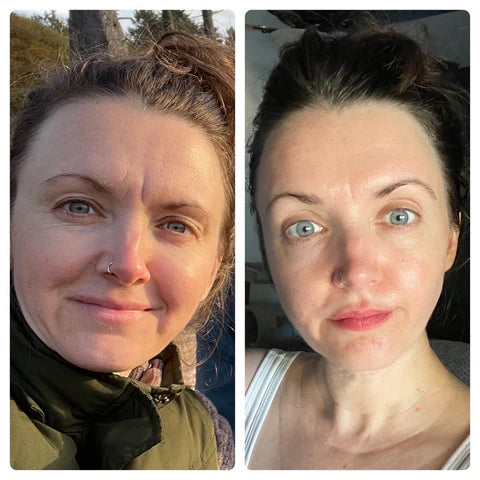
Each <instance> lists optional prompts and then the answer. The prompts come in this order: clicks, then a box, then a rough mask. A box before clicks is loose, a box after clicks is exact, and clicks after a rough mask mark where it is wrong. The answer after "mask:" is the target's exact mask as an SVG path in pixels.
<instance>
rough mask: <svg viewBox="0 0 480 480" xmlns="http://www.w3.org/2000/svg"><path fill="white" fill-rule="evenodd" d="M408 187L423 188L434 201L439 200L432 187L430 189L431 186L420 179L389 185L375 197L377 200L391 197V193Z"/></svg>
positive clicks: (405, 180) (409, 179)
mask: <svg viewBox="0 0 480 480" xmlns="http://www.w3.org/2000/svg"><path fill="white" fill-rule="evenodd" d="M407 185H418V186H420V187H422V188H423V189H424V190H426V191H427V192H428V194H429V195H430V196H431V197H432V198H433V199H434V200H437V196H436V195H435V192H434V191H433V189H432V187H430V185H428V184H427V183H425V182H424V181H422V180H420V179H418V178H406V179H404V180H400V181H398V182H395V183H392V184H390V185H387V186H386V187H384V188H382V189H381V190H379V191H378V192H376V193H375V195H374V196H375V198H383V197H386V196H387V195H390V193H392V192H393V191H394V190H396V189H397V188H400V187H405V186H407Z"/></svg>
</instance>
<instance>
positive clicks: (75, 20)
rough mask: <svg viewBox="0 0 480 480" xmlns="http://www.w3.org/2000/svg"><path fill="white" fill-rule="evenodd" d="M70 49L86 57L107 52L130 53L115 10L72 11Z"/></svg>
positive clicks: (69, 22)
mask: <svg viewBox="0 0 480 480" xmlns="http://www.w3.org/2000/svg"><path fill="white" fill-rule="evenodd" d="M68 27H69V31H70V49H71V50H72V51H73V52H75V53H76V54H77V55H79V56H81V57H84V56H88V55H91V54H94V53H97V52H101V51H105V52H108V53H111V54H113V55H126V54H127V53H128V47H127V41H126V39H125V36H124V34H123V30H122V27H121V26H120V23H119V22H118V17H117V12H116V11H115V10H70V15H69V18H68Z"/></svg>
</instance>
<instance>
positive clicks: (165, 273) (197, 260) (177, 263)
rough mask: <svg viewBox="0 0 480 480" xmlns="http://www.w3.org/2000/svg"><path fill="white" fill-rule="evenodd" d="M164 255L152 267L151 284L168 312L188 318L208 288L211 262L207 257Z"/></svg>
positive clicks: (177, 253) (182, 254)
mask: <svg viewBox="0 0 480 480" xmlns="http://www.w3.org/2000/svg"><path fill="white" fill-rule="evenodd" d="M166 253H167V252H162V253H160V254H159V255H158V256H157V258H156V260H155V261H154V262H153V263H152V267H151V273H152V280H153V282H154V284H155V287H156V289H157V292H158V294H159V296H160V297H161V298H162V301H163V302H164V303H165V305H166V307H167V311H168V312H170V313H171V314H173V313H174V312H179V311H184V312H185V314H186V315H190V316H191V315H193V313H194V311H195V310H196V308H197V307H198V304H199V303H200V302H201V300H202V297H203V294H204V292H205V290H206V289H208V287H209V286H210V283H211V277H212V272H213V269H214V263H215V260H214V258H213V256H212V255H208V254H205V255H201V254H194V255H185V252H170V254H166Z"/></svg>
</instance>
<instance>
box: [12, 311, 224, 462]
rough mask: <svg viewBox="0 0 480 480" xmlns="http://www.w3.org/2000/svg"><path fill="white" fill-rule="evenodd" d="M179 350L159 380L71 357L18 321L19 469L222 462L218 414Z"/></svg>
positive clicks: (15, 420) (15, 403)
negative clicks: (187, 380)
mask: <svg viewBox="0 0 480 480" xmlns="http://www.w3.org/2000/svg"><path fill="white" fill-rule="evenodd" d="M180 377H181V374H180V365H179V360H178V355H177V356H176V357H175V356H174V357H173V359H172V360H171V361H169V362H168V364H167V366H166V368H165V372H164V375H163V378H164V380H165V381H166V383H167V384H166V385H165V386H163V385H164V383H162V386H160V387H152V386H150V385H147V384H145V383H142V382H140V381H137V380H133V379H130V378H124V377H121V376H119V375H115V374H107V373H105V374H104V373H94V372H90V371H87V370H83V369H81V368H77V367H75V366H74V365H72V364H70V363H68V362H67V361H66V360H64V359H63V358H62V357H61V356H59V355H58V354H56V353H55V352H53V351H52V350H50V349H49V348H48V347H46V346H45V344H43V343H42V342H41V341H40V340H39V339H38V337H37V336H36V335H35V334H34V333H33V331H32V330H31V329H30V328H29V327H28V325H27V324H26V322H25V320H24V319H22V318H18V317H17V316H15V315H14V316H13V318H12V322H11V417H10V419H11V431H10V436H11V451H10V455H11V456H10V459H11V466H12V467H13V468H14V469H29V470H30V469H34V470H38V469H217V468H218V460H217V447H216V440H215V431H214V425H213V421H212V417H211V416H210V414H209V413H208V411H207V409H206V408H205V407H204V405H203V403H202V402H201V401H200V400H199V398H198V397H197V395H196V394H195V392H194V391H192V390H189V389H187V388H185V386H184V385H183V384H182V382H181V378H180Z"/></svg>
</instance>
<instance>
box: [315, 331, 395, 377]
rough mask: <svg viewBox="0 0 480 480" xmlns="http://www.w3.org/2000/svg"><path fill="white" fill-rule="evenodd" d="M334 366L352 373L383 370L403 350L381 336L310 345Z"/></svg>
mask: <svg viewBox="0 0 480 480" xmlns="http://www.w3.org/2000/svg"><path fill="white" fill-rule="evenodd" d="M310 346H311V347H312V348H313V349H314V350H315V351H316V352H317V353H319V354H320V355H322V356H323V357H324V358H325V359H326V361H327V362H328V363H329V364H330V365H331V366H332V367H334V368H338V369H340V370H345V371H347V372H351V373H359V372H371V371H375V370H381V369H383V368H385V367H388V366H389V365H391V364H392V363H394V362H395V361H396V360H397V359H398V358H399V357H400V356H401V352H399V351H397V348H394V347H393V346H392V345H391V344H390V343H389V342H387V341H386V340H385V339H384V338H381V337H373V336H362V337H358V338H352V339H350V340H348V341H345V342H343V343H342V344H336V345H328V346H325V345H324V346H322V347H320V346H318V345H317V347H318V348H316V346H315V345H310Z"/></svg>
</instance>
